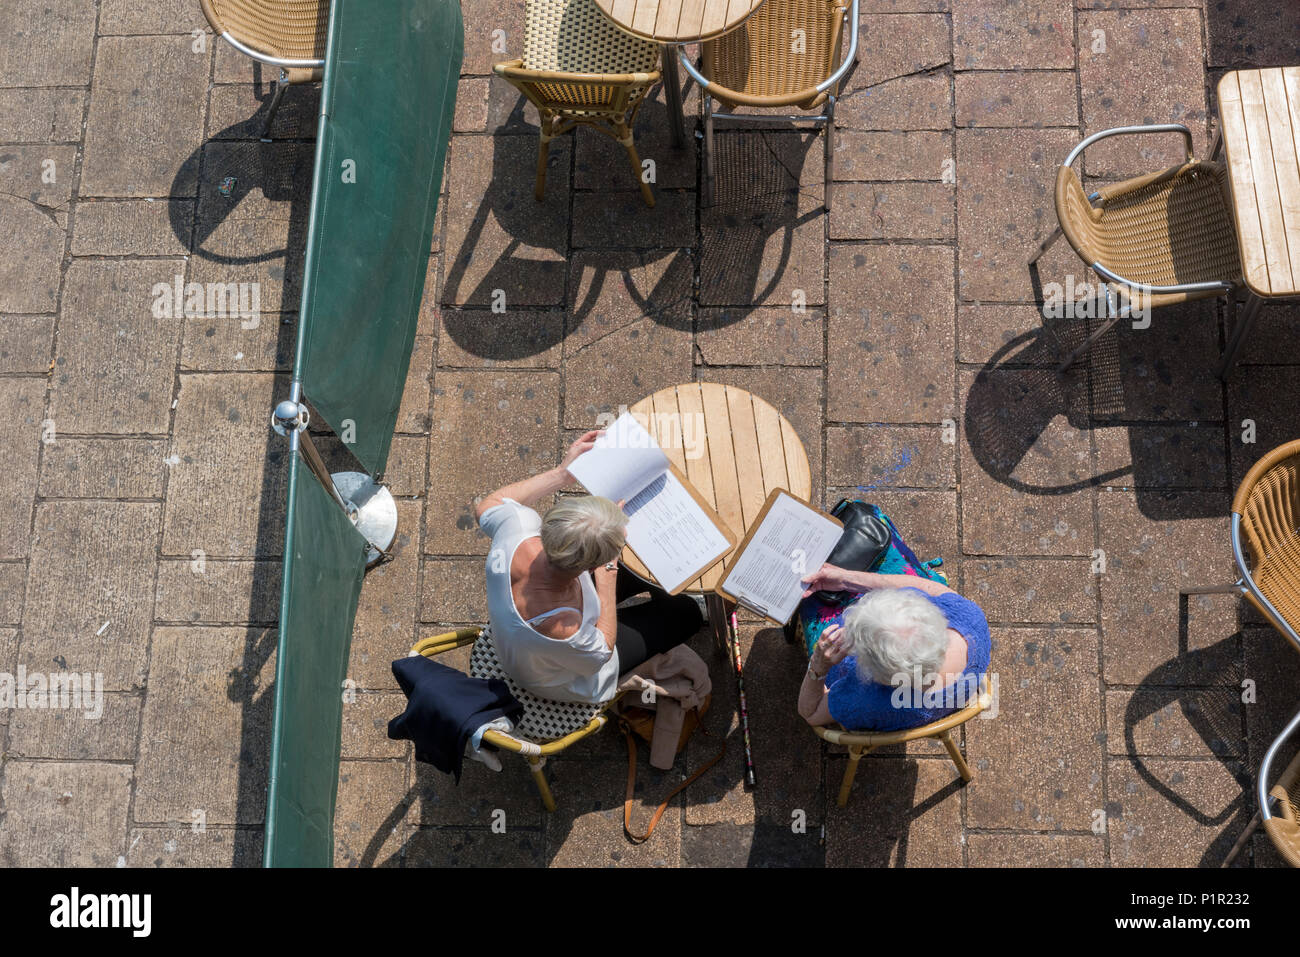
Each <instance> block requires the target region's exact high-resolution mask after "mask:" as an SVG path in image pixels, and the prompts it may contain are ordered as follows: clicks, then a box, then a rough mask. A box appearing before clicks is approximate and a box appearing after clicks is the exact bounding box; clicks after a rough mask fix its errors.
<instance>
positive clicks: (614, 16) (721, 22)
mask: <svg viewBox="0 0 1300 957" xmlns="http://www.w3.org/2000/svg"><path fill="white" fill-rule="evenodd" d="M762 5H763V0H596V7H597V9H599V10H600V12H601V13H603V14H604V15H605V16H607V17H609V19H610V21H611V22H612V23H613V24H614V26H616V27H618V28H619V29H620V30H622V31H624V32H625V33H630V34H632V36H634V37H640V38H641V39H642V40H653V41H654V42H655V43H660V44H664V47H663V64H664V71H663V72H664V95H665V98H666V99H667V107H668V115H669V120H670V122H671V124H672V134H673V145H674V146H681V145H682V143H683V142H685V136H686V133H685V130H684V129H683V126H682V85H681V81H680V79H679V77H678V73H677V51H676V49H674V46H673V45H674V44H683V43H695V42H697V41H699V40H711V39H713V38H714V37H719V36H722V34H724V33H726V32H727V31H728V30H734V29H735V28H736V27H738V26H740V25H741V24H742V23H744V22H745V20H746V19H747V18H748V17H749V15H750V14H752V13H753V12H754V11H755V10H757V9H758V8H759V7H761V6H762Z"/></svg>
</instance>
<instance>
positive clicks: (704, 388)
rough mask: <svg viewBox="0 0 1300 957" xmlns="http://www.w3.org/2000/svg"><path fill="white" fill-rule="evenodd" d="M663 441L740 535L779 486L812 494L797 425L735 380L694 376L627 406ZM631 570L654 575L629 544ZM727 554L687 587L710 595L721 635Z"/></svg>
mask: <svg viewBox="0 0 1300 957" xmlns="http://www.w3.org/2000/svg"><path fill="white" fill-rule="evenodd" d="M628 411H629V412H631V413H632V414H633V415H634V416H636V417H637V419H638V420H639V421H640V422H641V423H642V424H643V425H644V426H645V428H646V431H648V432H649V433H650V434H651V435H653V436H654V437H655V440H656V441H657V442H658V443H659V446H660V448H662V449H663V450H664V453H665V454H666V455H667V456H668V458H669V459H670V460H671V461H672V463H673V464H674V465H676V466H677V467H678V468H679V469H681V471H682V473H683V474H684V475H685V476H686V477H687V479H688V480H689V481H690V483H691V484H692V485H694V486H695V488H696V489H697V490H698V491H699V493H700V495H702V496H703V497H704V499H705V500H706V501H707V502H708V503H709V504H710V505H712V506H713V508H714V509H715V510H716V511H717V513H718V514H719V515H720V516H721V517H722V520H723V521H724V522H726V523H727V525H728V526H730V528H731V530H732V531H733V532H735V533H736V535H737V536H738V537H742V538H743V537H744V535H745V532H747V531H748V530H749V526H750V525H751V524H752V523H753V522H754V520H755V519H756V518H758V513H759V511H760V510H761V509H762V508H763V503H764V502H765V501H766V500H767V496H768V495H769V494H770V493H771V491H772V490H773V489H777V488H783V489H785V490H786V491H787V492H790V493H791V494H792V495H796V496H798V497H799V498H801V499H804V500H805V501H806V500H808V499H809V498H810V497H811V494H812V471H811V469H810V468H809V466H808V453H807V451H806V450H805V449H804V447H803V443H802V442H801V441H799V436H798V435H797V434H796V433H795V430H794V426H792V425H791V424H790V422H789V421H788V420H787V419H786V418H785V416H783V415H782V414H781V413H780V412H778V411H777V410H776V409H774V408H773V407H772V406H771V405H769V404H768V403H767V402H765V401H763V400H762V399H760V398H759V397H758V396H756V395H752V394H751V393H749V392H746V391H745V390H744V389H738V388H736V387H735V386H729V385H717V384H716V383H712V382H691V383H688V384H686V385H677V386H671V387H669V388H667V389H661V390H660V391H658V392H656V393H655V394H654V395H651V396H647V397H646V398H644V399H642V400H641V401H640V402H638V403H636V405H633V406H632V407H631V408H629V409H628ZM622 561H623V564H624V565H625V566H627V568H628V570H629V571H631V572H633V573H634V574H636V575H638V576H639V577H641V578H644V579H645V580H646V581H651V582H653V581H654V576H653V575H651V574H650V573H649V572H648V571H647V570H646V568H645V566H644V565H642V564H641V562H640V561H639V560H638V559H637V557H636V556H635V555H633V554H632V550H631V549H630V548H625V549H624V550H623V557H622ZM727 562H728V559H725V558H724V559H723V560H722V561H721V562H719V563H718V564H716V565H714V566H713V567H712V568H710V569H709V570H708V571H706V572H705V573H704V574H703V575H702V576H700V577H699V578H697V579H696V580H695V581H693V582H691V583H690V584H688V585H687V586H686V588H685V589H684V591H685V592H687V593H689V594H694V595H700V594H703V595H705V596H706V597H708V599H709V601H710V605H711V607H710V614H709V618H710V623H711V626H712V628H713V631H714V635H715V637H719V636H723V635H725V633H726V622H725V614H714V609H715V608H716V609H717V610H718V611H719V612H723V611H724V608H723V602H722V599H721V598H720V597H718V596H717V595H715V594H714V592H713V589H714V588H716V587H717V585H718V583H719V582H721V581H722V579H723V576H724V575H725V574H726V567H727Z"/></svg>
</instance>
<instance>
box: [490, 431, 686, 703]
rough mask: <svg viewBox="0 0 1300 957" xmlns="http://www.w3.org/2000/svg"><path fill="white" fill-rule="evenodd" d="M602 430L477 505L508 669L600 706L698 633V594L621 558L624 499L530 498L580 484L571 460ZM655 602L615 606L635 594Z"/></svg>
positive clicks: (495, 627) (493, 612) (495, 635)
mask: <svg viewBox="0 0 1300 957" xmlns="http://www.w3.org/2000/svg"><path fill="white" fill-rule="evenodd" d="M600 435H601V433H600V432H599V431H594V432H588V433H587V434H585V435H583V436H582V437H581V438H580V439H578V440H577V441H576V442H574V443H573V445H572V446H571V447H570V448H569V451H568V454H567V455H565V457H564V460H563V461H562V462H561V463H560V464H559V466H558V467H556V468H554V469H551V470H550V471H547V472H543V473H542V474H541V475H535V476H533V477H532V478H530V479H524V480H523V481H522V482H515V483H514V484H513V485H507V486H506V487H505V488H501V489H497V491H495V492H493V493H492V494H491V495H489V496H487V497H486V498H484V499H483V500H482V501H481V502H480V503H479V505H478V508H477V510H476V514H477V516H478V521H479V526H480V527H481V528H482V529H483V532H484V534H486V535H487V536H488V537H489V538H491V539H492V546H491V548H490V549H489V551H488V558H487V599H488V621H489V623H490V625H491V628H492V639H493V642H494V643H495V645H496V650H497V656H498V657H499V658H500V659H501V665H502V667H504V668H505V670H506V673H507V674H509V675H510V677H511V678H513V679H514V680H515V681H517V682H518V683H519V684H521V685H523V686H524V687H525V688H527V689H528V690H529V691H531V692H532V693H533V694H535V695H537V696H539V697H542V698H550V699H553V700H558V701H586V702H591V703H593V704H595V703H599V702H603V701H608V700H609V699H610V698H612V697H614V692H615V689H616V688H617V686H618V676H619V675H620V674H622V673H623V672H626V671H629V670H631V669H632V668H635V667H636V666H637V665H639V664H641V663H642V662H644V661H646V660H647V659H649V658H651V657H653V656H654V655H656V654H659V653H660V652H663V651H667V650H668V649H670V648H672V647H674V646H676V645H679V644H681V643H682V642H684V641H686V640H688V639H689V638H690V637H691V636H692V635H694V634H695V633H696V632H697V631H699V630H700V626H701V625H702V624H703V617H702V615H701V613H700V609H699V606H698V605H697V604H696V603H695V601H694V599H692V598H690V597H688V596H685V595H678V596H675V597H674V596H672V595H669V594H668V593H667V592H665V591H663V590H662V589H660V588H656V587H653V586H651V585H648V584H647V583H646V582H644V581H642V580H641V579H639V578H637V577H636V576H635V575H633V574H631V573H630V572H628V571H627V570H626V569H622V568H620V567H619V565H618V555H619V552H621V551H622V549H623V545H624V543H625V541H626V536H627V516H626V515H624V514H623V510H622V508H621V507H620V505H617V504H615V503H614V502H611V501H610V500H609V499H607V498H600V497H599V496H595V495H581V496H568V497H564V498H562V499H560V501H559V502H558V503H557V504H555V505H553V506H552V507H551V508H549V509H548V510H547V512H546V514H545V515H544V516H542V515H539V514H538V513H537V512H536V511H535V510H534V509H533V508H532V505H533V503H535V502H537V501H539V500H540V499H544V498H547V497H549V496H551V495H553V494H554V493H555V492H558V491H559V490H560V489H562V488H564V487H565V486H567V485H572V484H574V478H573V476H572V475H571V474H570V473H569V465H570V464H572V462H573V460H574V459H576V458H577V457H578V456H579V455H581V454H582V453H583V452H586V451H587V450H588V449H590V448H591V447H592V445H593V444H594V443H595V441H596V439H597V438H599V437H600ZM643 592H649V594H650V600H649V601H646V602H643V603H641V604H639V605H636V606H635V607H632V608H626V609H623V610H622V611H619V610H618V609H617V606H618V604H619V603H620V602H622V601H624V600H626V599H628V598H630V597H632V596H633V595H637V594H641V593H643Z"/></svg>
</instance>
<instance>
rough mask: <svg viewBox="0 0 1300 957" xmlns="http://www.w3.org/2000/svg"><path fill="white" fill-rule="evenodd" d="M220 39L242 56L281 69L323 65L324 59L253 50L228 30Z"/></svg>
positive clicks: (311, 67) (313, 67)
mask: <svg viewBox="0 0 1300 957" xmlns="http://www.w3.org/2000/svg"><path fill="white" fill-rule="evenodd" d="M221 39H223V40H225V41H226V42H227V43H229V44H230V45H231V46H232V47H234V48H235V49H236V50H238V51H239V52H240V53H242V54H244V56H247V57H251V58H252V59H254V60H256V61H257V62H258V63H265V64H266V65H267V66H278V67H280V69H282V70H290V69H312V70H319V69H321V68H322V67H324V66H325V61H324V60H308V59H292V58H290V57H282V56H272V55H271V54H269V53H262V52H261V51H260V50H254V49H253V48H252V47H250V46H249V45H248V44H246V43H241V42H240V41H238V40H236V39H235V38H234V37H232V36H231V35H230V33H229V32H226V33H223V34H221Z"/></svg>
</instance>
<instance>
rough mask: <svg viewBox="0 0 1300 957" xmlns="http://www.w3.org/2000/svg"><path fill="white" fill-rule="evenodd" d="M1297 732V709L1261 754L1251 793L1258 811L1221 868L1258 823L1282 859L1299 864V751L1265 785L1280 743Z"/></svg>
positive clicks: (1235, 853)
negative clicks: (1274, 777)
mask: <svg viewBox="0 0 1300 957" xmlns="http://www.w3.org/2000/svg"><path fill="white" fill-rule="evenodd" d="M1298 732H1300V712H1298V713H1297V714H1296V715H1295V717H1293V718H1292V719H1291V721H1290V722H1289V723H1288V724H1287V726H1286V727H1285V728H1283V729H1282V733H1281V734H1279V735H1278V736H1277V737H1276V738H1275V739H1274V740H1273V743H1272V744H1270V745H1269V748H1268V751H1267V752H1266V753H1265V754H1264V761H1263V763H1262V764H1261V765H1260V768H1259V781H1258V783H1257V784H1256V792H1255V796H1256V799H1257V800H1258V802H1259V810H1258V811H1256V812H1255V816H1254V817H1253V818H1251V821H1250V824H1248V825H1247V826H1246V830H1245V831H1244V832H1243V833H1242V835H1241V837H1240V838H1238V839H1237V843H1236V844H1235V845H1234V846H1233V848H1232V850H1231V851H1229V852H1228V856H1227V857H1226V858H1224V861H1223V865H1222V866H1223V867H1228V866H1229V865H1230V864H1231V863H1232V862H1233V860H1235V859H1236V857H1237V855H1238V854H1239V853H1240V852H1241V849H1242V848H1243V847H1245V846H1246V842H1247V841H1249V840H1250V836H1251V835H1252V834H1254V833H1255V830H1256V829H1257V828H1258V827H1259V825H1260V824H1261V823H1263V825H1264V832H1265V833H1266V834H1268V837H1269V840H1271V841H1272V842H1273V846H1274V847H1275V848H1277V852H1278V853H1279V854H1281V855H1282V858H1283V860H1285V861H1286V862H1287V863H1288V864H1290V865H1291V866H1292V867H1300V752H1298V753H1297V754H1296V756H1295V757H1294V758H1292V759H1291V763H1290V764H1289V765H1287V768H1286V770H1285V771H1283V772H1282V774H1281V775H1280V776H1279V777H1278V779H1277V783H1276V784H1275V785H1273V787H1272V788H1271V789H1270V788H1269V786H1268V778H1269V773H1270V770H1271V769H1272V766H1273V761H1274V760H1275V759H1276V757H1277V755H1278V753H1279V752H1280V750H1281V748H1282V746H1283V745H1284V744H1285V743H1286V742H1287V741H1288V740H1289V739H1290V738H1291V737H1292V735H1295V734H1297V733H1298ZM1274 802H1276V804H1277V812H1278V813H1277V814H1276V815H1274V814H1273V809H1272V806H1273V804H1274Z"/></svg>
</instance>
